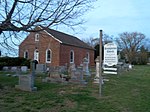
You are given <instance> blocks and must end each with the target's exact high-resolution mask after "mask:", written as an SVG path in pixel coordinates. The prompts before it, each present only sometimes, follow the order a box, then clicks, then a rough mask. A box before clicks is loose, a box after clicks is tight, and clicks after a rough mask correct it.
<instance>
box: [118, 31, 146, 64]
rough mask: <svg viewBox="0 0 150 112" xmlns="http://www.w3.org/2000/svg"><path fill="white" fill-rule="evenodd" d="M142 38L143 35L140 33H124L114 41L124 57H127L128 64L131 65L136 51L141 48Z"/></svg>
mask: <svg viewBox="0 0 150 112" xmlns="http://www.w3.org/2000/svg"><path fill="white" fill-rule="evenodd" d="M144 38H145V35H144V34H142V33H138V32H132V33H129V32H124V33H122V34H120V35H119V38H117V39H116V42H117V44H118V47H119V48H120V50H122V51H123V52H124V55H126V56H127V59H128V61H129V63H133V62H134V61H135V57H136V54H137V51H138V50H139V48H140V47H141V46H142V41H143V40H144Z"/></svg>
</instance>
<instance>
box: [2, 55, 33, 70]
mask: <svg viewBox="0 0 150 112" xmlns="http://www.w3.org/2000/svg"><path fill="white" fill-rule="evenodd" d="M23 65H24V66H28V67H30V60H28V59H25V58H20V57H0V70H2V68H3V67H4V66H23Z"/></svg>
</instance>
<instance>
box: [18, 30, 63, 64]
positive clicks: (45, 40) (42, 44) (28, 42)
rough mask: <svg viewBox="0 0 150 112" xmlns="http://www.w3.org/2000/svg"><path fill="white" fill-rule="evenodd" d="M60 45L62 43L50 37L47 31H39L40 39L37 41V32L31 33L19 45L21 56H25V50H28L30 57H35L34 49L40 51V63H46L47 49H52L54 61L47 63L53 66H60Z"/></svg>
mask: <svg viewBox="0 0 150 112" xmlns="http://www.w3.org/2000/svg"><path fill="white" fill-rule="evenodd" d="M59 47H60V43H59V42H58V41H57V40H55V39H53V38H50V36H49V35H48V34H46V33H45V32H39V41H38V42H35V33H30V34H29V36H28V37H27V38H26V39H25V40H24V41H23V42H22V43H21V44H20V46H19V57H23V56H24V52H25V51H26V50H27V51H28V53H29V59H31V60H33V59H34V51H35V49H38V51H39V63H41V64H45V63H46V50H47V49H51V51H52V61H51V63H47V64H48V65H52V66H59Z"/></svg>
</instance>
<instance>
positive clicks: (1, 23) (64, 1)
mask: <svg viewBox="0 0 150 112" xmlns="http://www.w3.org/2000/svg"><path fill="white" fill-rule="evenodd" d="M94 1H96V0H0V36H1V37H0V38H1V39H3V41H1V42H0V44H1V45H3V46H4V45H5V46H11V45H9V44H8V43H7V42H8V39H10V38H12V39H10V40H13V39H14V38H17V39H18V38H19V37H17V36H18V35H17V34H18V32H21V31H24V32H34V31H37V30H35V27H36V26H40V25H41V26H44V27H53V26H57V25H60V24H63V25H66V26H68V27H71V28H72V27H73V26H76V25H79V24H82V23H83V19H82V15H83V14H84V13H85V12H86V11H87V10H89V9H90V8H91V6H92V5H91V3H92V2H94ZM80 17H81V18H80ZM12 43H15V42H12Z"/></svg>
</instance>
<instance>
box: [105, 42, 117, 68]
mask: <svg viewBox="0 0 150 112" xmlns="http://www.w3.org/2000/svg"><path fill="white" fill-rule="evenodd" d="M117 63H118V56H117V45H116V44H114V43H108V44H105V45H104V65H107V66H113V65H117Z"/></svg>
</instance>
